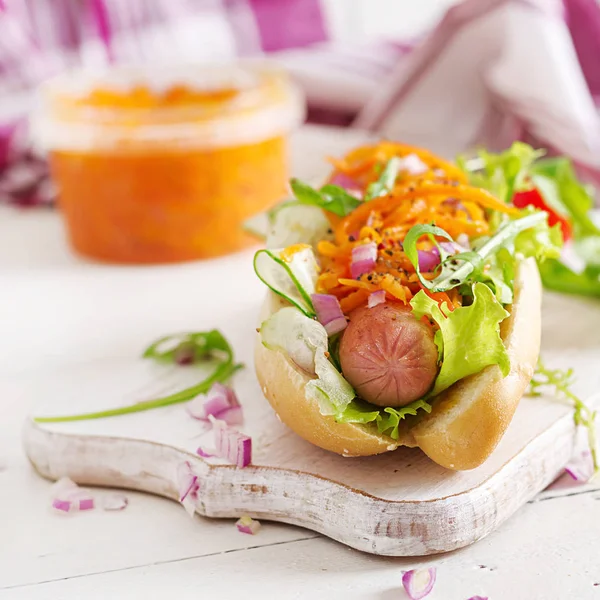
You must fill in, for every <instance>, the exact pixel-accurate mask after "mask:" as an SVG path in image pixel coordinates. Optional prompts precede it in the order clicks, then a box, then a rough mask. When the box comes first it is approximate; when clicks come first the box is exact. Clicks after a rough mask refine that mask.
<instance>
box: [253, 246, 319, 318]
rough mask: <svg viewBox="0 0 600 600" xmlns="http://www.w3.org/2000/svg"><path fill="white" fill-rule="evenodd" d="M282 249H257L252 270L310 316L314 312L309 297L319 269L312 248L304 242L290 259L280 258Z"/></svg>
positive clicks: (273, 289)
mask: <svg viewBox="0 0 600 600" xmlns="http://www.w3.org/2000/svg"><path fill="white" fill-rule="evenodd" d="M281 253H282V250H259V251H258V252H257V253H256V254H255V255H254V271H255V273H256V275H257V276H258V278H259V279H260V280H261V281H262V282H263V283H264V284H265V285H266V286H267V287H268V288H269V289H271V290H272V291H273V292H275V293H276V294H278V295H279V296H281V297H282V298H284V299H285V300H287V301H288V302H289V303H290V304H293V305H294V306H295V307H297V308H298V309H300V310H301V311H302V312H303V313H304V314H305V315H306V316H307V317H310V318H313V317H314V316H315V314H316V313H315V309H314V307H313V304H312V300H311V298H310V297H311V295H312V294H314V293H315V283H316V281H317V275H318V270H319V269H318V266H317V261H316V260H315V255H314V252H313V250H312V248H311V247H310V246H307V247H306V248H304V249H302V250H299V251H298V252H295V253H294V254H293V255H292V257H291V260H289V261H287V260H283V259H282V258H281Z"/></svg>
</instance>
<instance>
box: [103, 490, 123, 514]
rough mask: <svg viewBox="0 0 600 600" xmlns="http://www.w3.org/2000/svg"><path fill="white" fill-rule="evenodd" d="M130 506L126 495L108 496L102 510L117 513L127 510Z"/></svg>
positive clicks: (115, 494) (116, 493) (104, 500)
mask: <svg viewBox="0 0 600 600" xmlns="http://www.w3.org/2000/svg"><path fill="white" fill-rule="evenodd" d="M128 504H129V498H127V496H126V495H125V494H119V493H118V492H115V493H114V494H108V495H107V496H105V497H104V498H103V499H102V510H108V511H115V510H125V509H126V508H127V506H128Z"/></svg>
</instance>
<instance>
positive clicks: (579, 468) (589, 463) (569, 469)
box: [565, 450, 594, 484]
mask: <svg viewBox="0 0 600 600" xmlns="http://www.w3.org/2000/svg"><path fill="white" fill-rule="evenodd" d="M565 472H566V473H568V474H569V475H570V476H571V478H572V479H573V480H574V481H577V482H578V483H582V484H583V483H587V482H588V481H589V480H590V479H591V477H592V475H593V474H594V461H593V459H592V455H591V453H590V451H589V450H585V451H584V452H582V453H581V454H579V455H577V456H574V457H573V458H572V459H571V460H570V461H569V462H568V463H567V466H566V467H565Z"/></svg>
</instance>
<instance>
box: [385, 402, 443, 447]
mask: <svg viewBox="0 0 600 600" xmlns="http://www.w3.org/2000/svg"><path fill="white" fill-rule="evenodd" d="M419 409H421V410H424V411H425V412H426V413H430V412H431V404H429V402H426V401H425V400H415V401H414V402H411V403H410V404H407V405H406V406H403V407H402V408H391V407H388V408H384V409H383V411H381V412H380V413H379V419H378V420H377V429H378V430H379V433H384V434H385V435H389V436H390V437H391V438H392V439H394V440H397V439H398V435H399V432H398V427H399V426H400V421H403V420H404V419H406V417H408V416H409V415H411V416H414V415H416V414H417V411H418V410H419Z"/></svg>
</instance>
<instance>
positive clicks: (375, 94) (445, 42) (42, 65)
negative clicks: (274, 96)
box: [0, 0, 600, 205]
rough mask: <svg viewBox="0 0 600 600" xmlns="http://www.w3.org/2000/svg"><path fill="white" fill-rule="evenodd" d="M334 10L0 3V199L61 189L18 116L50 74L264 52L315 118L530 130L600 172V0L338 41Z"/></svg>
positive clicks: (393, 128)
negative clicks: (415, 38) (409, 34)
mask: <svg viewBox="0 0 600 600" xmlns="http://www.w3.org/2000/svg"><path fill="white" fill-rule="evenodd" d="M395 14H396V17H397V18H399V17H400V16H401V14H400V15H398V14H397V13H395ZM326 17H327V15H326V13H325V11H324V8H323V6H322V4H321V1H320V0H127V1H124V0H44V1H40V0H0V201H1V200H3V199H4V200H7V201H9V202H15V203H18V204H21V205H35V204H45V203H51V202H52V200H53V198H54V196H55V193H54V190H53V189H52V187H51V185H50V184H49V182H48V175H47V170H46V167H45V163H44V161H43V160H41V159H39V158H36V157H34V156H32V155H31V154H30V153H29V152H28V150H27V145H26V137H24V136H23V127H22V123H21V121H20V120H19V118H20V117H22V116H23V114H24V113H25V112H26V110H27V108H28V99H29V98H30V95H31V94H30V92H31V90H32V89H33V88H34V87H35V86H36V85H37V84H38V83H39V82H40V81H41V80H42V79H44V78H46V77H48V76H50V75H52V74H54V73H57V72H59V71H62V70H64V69H68V68H70V67H74V66H79V65H84V66H88V67H89V66H94V65H98V66H103V65H106V64H110V63H129V64H132V63H133V64H135V63H143V62H152V63H153V64H160V63H173V62H175V61H183V62H189V61H191V60H194V61H206V60H214V59H224V58H235V57H237V56H252V55H260V54H263V53H267V54H269V56H271V57H272V58H274V59H275V60H277V61H279V62H280V63H281V64H283V65H284V66H286V67H287V68H288V69H289V70H290V72H291V73H292V74H293V76H294V77H295V78H296V80H297V81H298V82H299V83H300V84H301V85H302V86H303V88H304V90H305V93H306V96H307V100H308V104H309V113H308V114H309V119H311V120H313V121H317V122H328V123H334V124H338V125H352V126H354V127H361V128H365V129H367V130H370V131H374V132H377V133H380V134H382V135H384V136H387V137H391V138H396V139H401V140H404V141H406V142H408V143H413V144H418V145H422V146H427V147H430V148H432V149H433V150H435V151H438V152H440V153H442V154H444V155H446V156H453V155H454V154H456V153H457V152H462V151H465V150H467V149H470V148H473V147H475V146H478V145H484V146H487V147H489V148H491V149H500V148H503V147H506V146H507V145H509V144H510V143H511V142H512V141H514V140H516V139H523V140H526V141H529V142H530V143H533V144H534V145H539V146H543V147H546V148H549V149H550V150H551V151H554V152H558V153H561V154H566V155H568V156H570V157H571V158H573V159H574V160H575V162H576V164H577V165H578V167H579V168H580V170H581V171H582V172H583V173H584V174H587V175H588V176H589V178H591V179H593V180H594V181H596V182H600V118H599V116H598V108H597V102H598V101H600V61H599V60H598V57H599V56H600V7H599V5H598V4H597V2H596V0H464V1H463V2H462V3H459V4H457V5H455V6H453V7H452V8H450V9H449V11H448V12H447V14H446V15H445V17H444V18H443V19H442V21H441V22H440V23H439V24H438V25H437V27H435V28H434V29H433V30H432V31H431V32H430V33H429V34H428V35H426V36H423V37H422V38H421V39H420V41H419V43H418V44H416V45H415V44H412V43H410V44H401V43H381V42H377V43H371V44H361V45H357V44H349V43H342V42H340V41H339V40H336V39H335V37H334V36H333V35H332V33H331V31H330V29H331V27H330V26H329V25H328V22H327V18H326ZM392 17H393V15H391V17H390V18H392ZM15 108H16V110H15Z"/></svg>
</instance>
